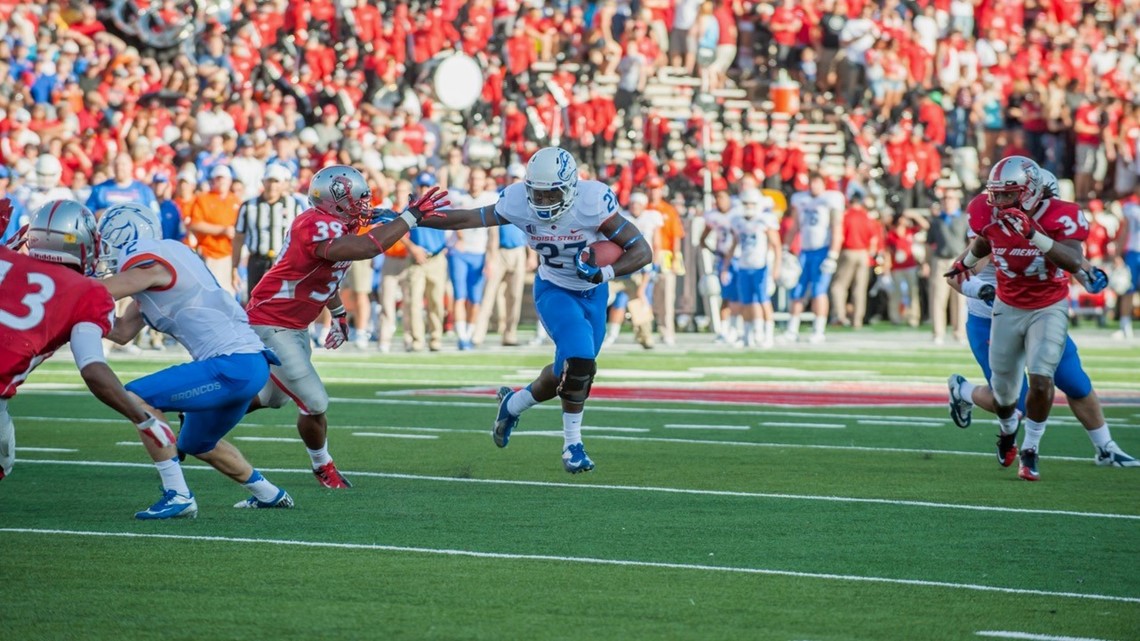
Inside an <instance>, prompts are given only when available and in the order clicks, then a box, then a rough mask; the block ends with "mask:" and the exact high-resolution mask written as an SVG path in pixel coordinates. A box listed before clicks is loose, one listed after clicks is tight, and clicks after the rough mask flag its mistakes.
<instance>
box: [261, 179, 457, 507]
mask: <svg viewBox="0 0 1140 641" xmlns="http://www.w3.org/2000/svg"><path fill="white" fill-rule="evenodd" d="M446 196H447V192H446V191H442V192H441V191H439V189H438V188H433V189H432V190H430V191H428V192H426V193H424V194H423V195H421V196H420V197H419V198H417V199H415V200H413V201H412V202H411V203H410V204H409V205H408V208H407V209H405V210H404V212H403V213H401V214H399V215H398V216H396V217H395V218H394V219H393V220H391V221H389V222H388V223H386V224H383V225H377V226H376V227H374V228H372V229H371V230H370V231H369V232H368V233H366V234H360V235H357V234H356V231H357V230H358V229H360V227H361V226H362V225H364V224H366V223H368V222H370V221H371V219H372V190H371V188H370V187H369V186H368V181H366V180H365V179H364V176H363V175H362V174H361V173H360V172H359V171H357V170H356V169H353V168H352V167H348V166H346V165H332V166H330V167H325V168H324V169H322V170H320V171H318V172H317V173H316V175H314V176H313V178H312V180H311V181H310V183H309V204H310V208H309V209H307V210H305V211H304V212H302V213H301V214H300V215H298V216H297V218H296V219H295V220H294V221H293V226H292V227H291V228H290V230H289V237H288V239H287V240H286V242H285V247H284V248H283V249H282V251H281V254H280V257H279V258H278V260H277V262H276V263H275V264H274V265H273V267H271V268H270V269H269V271H268V272H266V273H265V276H264V277H262V279H261V282H259V283H258V284H257V287H255V288H254V289H253V292H251V293H250V298H249V304H248V305H247V306H246V311H247V312H248V314H249V322H250V325H252V326H253V331H254V332H256V333H257V335H258V337H260V338H261V340H262V341H263V342H264V343H265V345H266V347H268V348H269V349H271V350H273V352H274V353H275V354H276V355H277V357H278V358H279V359H280V360H281V364H280V365H273V366H272V367H270V370H269V372H270V373H269V377H270V379H271V382H269V383H267V384H266V385H265V387H264V388H262V390H261V392H260V393H259V394H258V395H257V397H256V398H255V399H254V401H253V403H252V404H251V405H250V407H249V409H250V411H253V410H256V409H260V408H262V407H281V406H283V405H284V404H285V403H286V402H288V400H289V399H293V401H294V402H296V403H297V409H298V410H299V412H300V413H299V415H298V417H297V432H298V433H300V435H301V440H302V441H304V442H305V449H306V450H308V452H309V459H310V461H311V462H312V466H313V474H314V475H315V476H316V477H317V480H318V481H320V483H321V485H324V486H325V487H329V488H348V487H352V485H351V484H350V483H349V482H348V480H347V479H345V478H344V476H343V475H342V474H341V473H340V471H339V470H337V469H336V465H335V464H334V463H333V459H332V457H331V456H330V455H329V451H328V420H327V418H326V417H325V412H326V411H327V410H328V406H329V397H328V393H327V392H326V391H325V386H324V384H322V383H321V379H320V376H318V375H317V370H316V368H314V367H313V363H312V360H311V357H312V345H311V343H310V339H309V324H310V323H312V322H313V321H315V320H316V319H317V317H318V316H320V314H321V310H322V309H324V308H325V307H326V306H327V307H328V308H329V311H330V312H331V313H332V315H333V318H334V320H335V322H334V323H333V327H332V329H331V331H330V332H329V335H328V338H326V339H325V347H326V348H328V349H336V348H338V347H340V346H341V345H343V344H344V342H345V341H346V340H347V338H348V320H347V313H346V312H345V309H344V306H343V305H341V304H340V298H339V297H338V296H337V292H338V290H339V289H340V281H341V279H342V278H343V277H344V274H345V272H346V271H347V270H348V266H349V265H351V264H352V261H354V260H371V259H372V258H373V257H375V256H377V255H379V254H381V253H383V252H384V251H385V250H386V249H388V248H389V247H391V246H392V245H394V244H395V243H397V242H399V241H400V239H401V238H403V237H404V234H406V233H408V231H409V230H410V229H412V228H414V227H415V226H416V225H417V224H418V223H419V222H420V221H421V220H422V219H423V217H424V216H425V215H426V214H428V213H430V212H432V211H433V210H434V209H435V208H436V207H442V206H447V205H449V204H450V203H449V202H448V201H447V200H446Z"/></svg>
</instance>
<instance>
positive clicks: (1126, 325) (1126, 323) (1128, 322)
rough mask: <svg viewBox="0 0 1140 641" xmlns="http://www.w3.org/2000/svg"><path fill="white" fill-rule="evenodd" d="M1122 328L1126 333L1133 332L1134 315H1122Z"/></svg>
mask: <svg viewBox="0 0 1140 641" xmlns="http://www.w3.org/2000/svg"><path fill="white" fill-rule="evenodd" d="M1120 329H1121V331H1123V332H1124V333H1125V334H1131V333H1132V317H1131V316H1121V317H1120Z"/></svg>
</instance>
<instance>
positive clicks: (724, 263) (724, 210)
mask: <svg viewBox="0 0 1140 641" xmlns="http://www.w3.org/2000/svg"><path fill="white" fill-rule="evenodd" d="M734 213H735V207H734V206H733V202H732V196H731V195H729V193H728V190H727V189H722V190H720V191H718V192H716V197H715V200H714V201H713V208H712V209H710V210H708V211H706V212H705V215H704V220H705V229H704V231H702V232H701V239H700V242H699V243H698V245H700V246H701V247H707V246H708V245H707V244H706V243H707V241H708V237H709V236H710V235H712V234H716V249H714V250H713V255H714V256H715V257H716V260H715V261H713V270H714V273H715V274H717V278H719V279H720V280H719V282H720V300H721V301H722V302H723V304H724V306H723V308H722V309H721V310H719V312H718V313H720V314H721V317H720V318H721V322H720V331H719V332H717V337H716V342H718V343H728V344H729V345H734V344H736V342H737V341H738V340H739V338H740V337H739V334H738V333H737V331H736V325H737V322H738V321H739V320H740V301H739V299H738V297H737V295H736V272H737V269H738V268H737V264H736V256H733V255H731V254H728V253H726V252H727V251H728V249H729V245H730V244H731V243H732V228H731V227H730V226H729V220H730V219H731V216H732V215H733V214H734ZM710 298H711V297H710Z"/></svg>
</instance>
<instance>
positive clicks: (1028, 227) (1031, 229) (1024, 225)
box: [998, 209, 1041, 240]
mask: <svg viewBox="0 0 1140 641" xmlns="http://www.w3.org/2000/svg"><path fill="white" fill-rule="evenodd" d="M998 222H1000V223H1001V225H1002V227H1004V228H1005V230H1006V232H1008V233H1010V234H1014V235H1017V236H1021V237H1022V238H1024V239H1026V240H1029V239H1031V238H1033V237H1034V236H1036V235H1037V232H1039V231H1041V227H1039V226H1038V225H1037V223H1036V222H1035V221H1034V220H1033V219H1032V218H1030V217H1029V216H1028V215H1026V213H1025V212H1023V211H1021V210H1020V209H1003V210H1001V211H1000V212H998Z"/></svg>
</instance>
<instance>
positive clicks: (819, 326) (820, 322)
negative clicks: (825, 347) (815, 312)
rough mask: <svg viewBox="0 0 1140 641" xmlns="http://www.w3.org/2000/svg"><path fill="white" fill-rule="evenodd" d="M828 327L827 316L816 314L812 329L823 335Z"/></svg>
mask: <svg viewBox="0 0 1140 641" xmlns="http://www.w3.org/2000/svg"><path fill="white" fill-rule="evenodd" d="M825 329H827V318H821V317H819V316H816V317H815V318H813V319H812V321H811V331H812V332H814V333H816V334H818V335H820V336H822V335H823V331H824V330H825Z"/></svg>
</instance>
